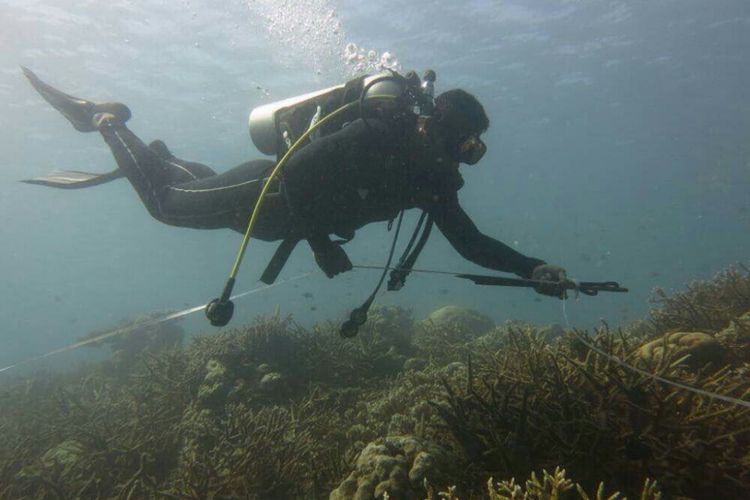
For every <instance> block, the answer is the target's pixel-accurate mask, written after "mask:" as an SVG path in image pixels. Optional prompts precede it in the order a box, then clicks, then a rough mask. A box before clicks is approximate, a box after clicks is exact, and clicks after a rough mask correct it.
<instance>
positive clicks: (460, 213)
mask: <svg viewBox="0 0 750 500" xmlns="http://www.w3.org/2000/svg"><path fill="white" fill-rule="evenodd" d="M428 212H429V213H430V215H431V216H432V218H433V220H434V221H435V224H436V225H437V227H438V228H439V229H440V231H441V232H442V233H443V235H445V237H446V238H447V239H448V241H449V242H450V244H451V245H452V246H453V248H455V249H456V251H458V253H459V254H460V255H461V256H462V257H463V258H465V259H466V260H469V261H471V262H473V263H475V264H478V265H480V266H482V267H486V268H489V269H494V270H496V271H504V272H511V273H514V274H517V275H518V276H521V277H523V278H529V277H531V274H532V271H533V270H534V268H535V267H537V266H539V265H540V264H544V263H545V262H544V261H543V260H539V259H534V258H531V257H526V256H525V255H523V254H521V253H519V252H517V251H515V250H513V249H512V248H511V247H509V246H508V245H506V244H504V243H501V242H500V241H498V240H496V239H494V238H490V237H489V236H487V235H485V234H484V233H482V232H481V231H479V229H478V228H477V226H476V225H475V224H474V222H473V221H472V220H471V218H470V217H469V216H468V214H467V213H466V212H465V211H464V209H463V208H461V205H459V203H458V199H457V198H456V197H455V196H452V197H450V199H448V200H443V201H441V202H438V203H435V204H433V205H431V206H430V207H428Z"/></svg>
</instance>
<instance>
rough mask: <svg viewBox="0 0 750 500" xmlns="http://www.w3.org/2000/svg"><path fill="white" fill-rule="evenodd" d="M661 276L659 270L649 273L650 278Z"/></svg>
mask: <svg viewBox="0 0 750 500" xmlns="http://www.w3.org/2000/svg"><path fill="white" fill-rule="evenodd" d="M659 276H661V273H660V272H659V271H651V272H650V273H648V277H649V278H658V277H659Z"/></svg>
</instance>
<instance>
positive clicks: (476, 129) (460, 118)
mask: <svg viewBox="0 0 750 500" xmlns="http://www.w3.org/2000/svg"><path fill="white" fill-rule="evenodd" d="M433 117H434V119H435V121H436V122H437V123H438V124H439V125H440V127H441V129H442V132H443V135H444V137H445V142H446V146H447V148H448V153H449V154H450V155H451V157H452V158H453V159H454V160H456V161H457V162H459V163H466V164H468V165H474V164H475V163H477V162H478V161H479V160H481V159H482V156H484V153H485V152H486V151H487V146H486V145H485V144H484V142H482V140H481V139H479V136H480V135H482V133H483V132H484V131H485V130H487V128H488V127H489V126H490V120H489V118H487V113H485V111H484V107H482V104H481V103H480V102H479V101H478V100H477V98H476V97H474V96H473V95H471V94H469V93H468V92H466V91H464V90H461V89H453V90H449V91H447V92H443V93H442V94H440V95H439V96H437V98H436V99H435V111H434V113H433Z"/></svg>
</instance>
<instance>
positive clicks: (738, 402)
mask: <svg viewBox="0 0 750 500" xmlns="http://www.w3.org/2000/svg"><path fill="white" fill-rule="evenodd" d="M566 302H567V300H565V299H563V301H562V313H563V318H564V319H565V324H566V325H567V326H568V329H570V330H571V331H572V332H573V334H574V335H575V336H576V337H577V338H578V340H580V341H581V342H583V344H584V345H585V346H586V347H588V348H589V349H591V350H592V351H594V352H595V353H597V354H599V355H600V356H604V357H605V358H607V359H609V360H610V361H613V362H614V363H617V364H618V365H620V366H622V367H623V368H627V369H628V370H630V371H633V372H635V373H638V374H639V375H643V376H644V377H649V378H651V379H654V380H656V381H658V382H661V383H662V384H666V385H671V386H672V387H677V388H678V389H683V390H686V391H690V392H694V393H695V394H700V395H701V396H706V397H708V398H711V399H718V400H720V401H724V402H726V403H732V404H734V405H737V406H744V407H746V408H750V401H745V400H744V399H739V398H733V397H732V396H725V395H723V394H718V393H716V392H711V391H706V390H704V389H700V388H698V387H693V386H692V385H688V384H683V383H682V382H677V381H675V380H670V379H668V378H664V377H662V376H660V375H657V374H655V373H650V372H647V371H646V370H642V369H640V368H637V367H635V366H633V365H631V364H629V363H626V362H625V361H623V360H621V359H620V358H618V357H617V356H612V355H611V354H607V353H606V352H604V351H602V350H601V349H599V348H598V347H596V346H595V345H593V344H591V343H589V342H588V341H587V340H586V339H585V338H584V337H583V335H581V334H580V333H578V331H576V329H575V328H573V327H572V326H570V322H569V321H568V311H567V310H566V308H565V303H566Z"/></svg>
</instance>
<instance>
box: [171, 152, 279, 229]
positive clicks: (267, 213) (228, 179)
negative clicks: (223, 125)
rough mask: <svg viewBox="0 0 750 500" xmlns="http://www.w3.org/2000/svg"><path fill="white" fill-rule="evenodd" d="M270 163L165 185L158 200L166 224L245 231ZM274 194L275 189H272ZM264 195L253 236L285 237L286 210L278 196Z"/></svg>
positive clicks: (275, 187) (270, 165) (256, 164)
mask: <svg viewBox="0 0 750 500" xmlns="http://www.w3.org/2000/svg"><path fill="white" fill-rule="evenodd" d="M274 165H275V164H274V162H273V161H270V160H253V161H250V162H247V163H243V164H242V165H239V166H237V167H234V168H232V169H230V170H228V171H226V172H224V173H222V174H219V175H214V176H211V177H206V178H204V179H199V180H196V181H192V182H185V183H182V184H178V185H171V186H167V187H166V188H165V189H164V196H163V198H162V200H161V202H162V210H163V211H164V213H165V214H166V217H167V218H168V222H169V224H173V225H177V226H187V227H194V228H204V229H217V228H230V229H234V230H235V231H238V232H244V231H245V229H246V227H247V223H248V220H249V216H250V212H251V211H252V209H253V207H254V206H255V202H256V201H257V200H258V195H259V194H260V191H261V189H262V188H263V185H264V183H265V180H266V178H267V176H268V174H269V173H270V171H271V170H272V169H273V167H274ZM271 191H272V192H273V193H277V192H278V186H271ZM273 193H272V194H271V195H267V196H268V197H267V199H266V201H265V204H264V206H263V211H262V217H261V219H260V220H259V222H258V226H257V228H258V231H256V232H255V233H254V235H255V236H256V237H259V238H260V239H266V240H275V239H279V238H282V237H285V236H286V231H287V228H288V221H289V218H288V214H289V211H288V207H287V205H286V202H285V201H284V200H283V199H282V198H281V196H279V195H277V194H273Z"/></svg>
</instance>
